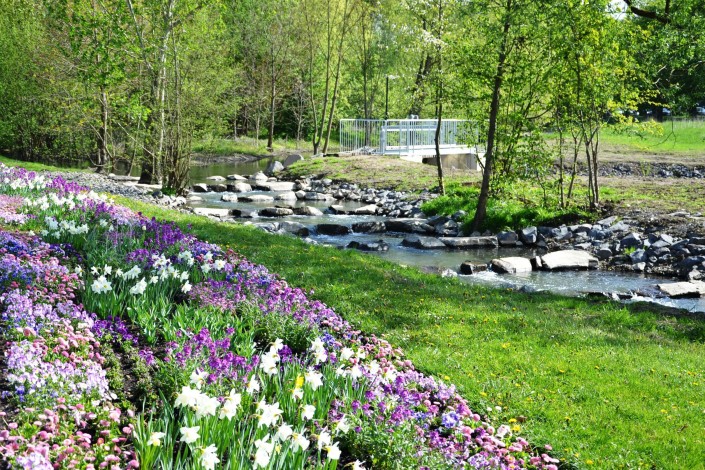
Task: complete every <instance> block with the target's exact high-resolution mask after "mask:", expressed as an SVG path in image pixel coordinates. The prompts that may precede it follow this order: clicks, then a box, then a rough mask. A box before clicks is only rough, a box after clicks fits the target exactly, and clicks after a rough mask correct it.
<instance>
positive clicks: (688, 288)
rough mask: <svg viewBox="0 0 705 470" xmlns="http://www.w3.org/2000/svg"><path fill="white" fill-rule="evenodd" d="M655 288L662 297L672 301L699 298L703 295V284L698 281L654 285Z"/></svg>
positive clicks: (704, 284) (704, 285) (704, 288)
mask: <svg viewBox="0 0 705 470" xmlns="http://www.w3.org/2000/svg"><path fill="white" fill-rule="evenodd" d="M656 288H657V289H658V290H659V291H661V292H662V293H663V294H664V295H667V296H668V297H671V298H674V299H681V298H685V297H700V296H701V295H703V293H705V283H703V282H698V281H694V282H671V283H667V284H656Z"/></svg>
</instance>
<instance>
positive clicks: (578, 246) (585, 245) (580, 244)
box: [573, 242, 592, 251]
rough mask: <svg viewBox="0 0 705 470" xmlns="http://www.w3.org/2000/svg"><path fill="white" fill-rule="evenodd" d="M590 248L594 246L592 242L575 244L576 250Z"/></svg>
mask: <svg viewBox="0 0 705 470" xmlns="http://www.w3.org/2000/svg"><path fill="white" fill-rule="evenodd" d="M590 248H592V244H590V243H587V242H586V243H575V244H574V245H573V249H574V250H582V251H588V250H589V249H590Z"/></svg>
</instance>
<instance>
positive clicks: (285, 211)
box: [259, 207, 294, 217]
mask: <svg viewBox="0 0 705 470" xmlns="http://www.w3.org/2000/svg"><path fill="white" fill-rule="evenodd" d="M259 215H260V217H287V216H290V215H294V211H293V210H291V209H289V208H286V207H265V208H264V209H262V210H260V211H259Z"/></svg>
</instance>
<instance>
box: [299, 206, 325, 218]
mask: <svg viewBox="0 0 705 470" xmlns="http://www.w3.org/2000/svg"><path fill="white" fill-rule="evenodd" d="M294 214H296V215H311V216H321V215H323V212H322V211H321V210H320V209H318V208H316V207H311V206H303V207H295V208H294Z"/></svg>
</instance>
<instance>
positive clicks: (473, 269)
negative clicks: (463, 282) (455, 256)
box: [460, 261, 487, 276]
mask: <svg viewBox="0 0 705 470" xmlns="http://www.w3.org/2000/svg"><path fill="white" fill-rule="evenodd" d="M483 271H487V265H486V264H475V263H473V262H472V261H463V263H462V264H461V265H460V274H464V275H466V276H469V275H472V274H477V273H481V272H483Z"/></svg>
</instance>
